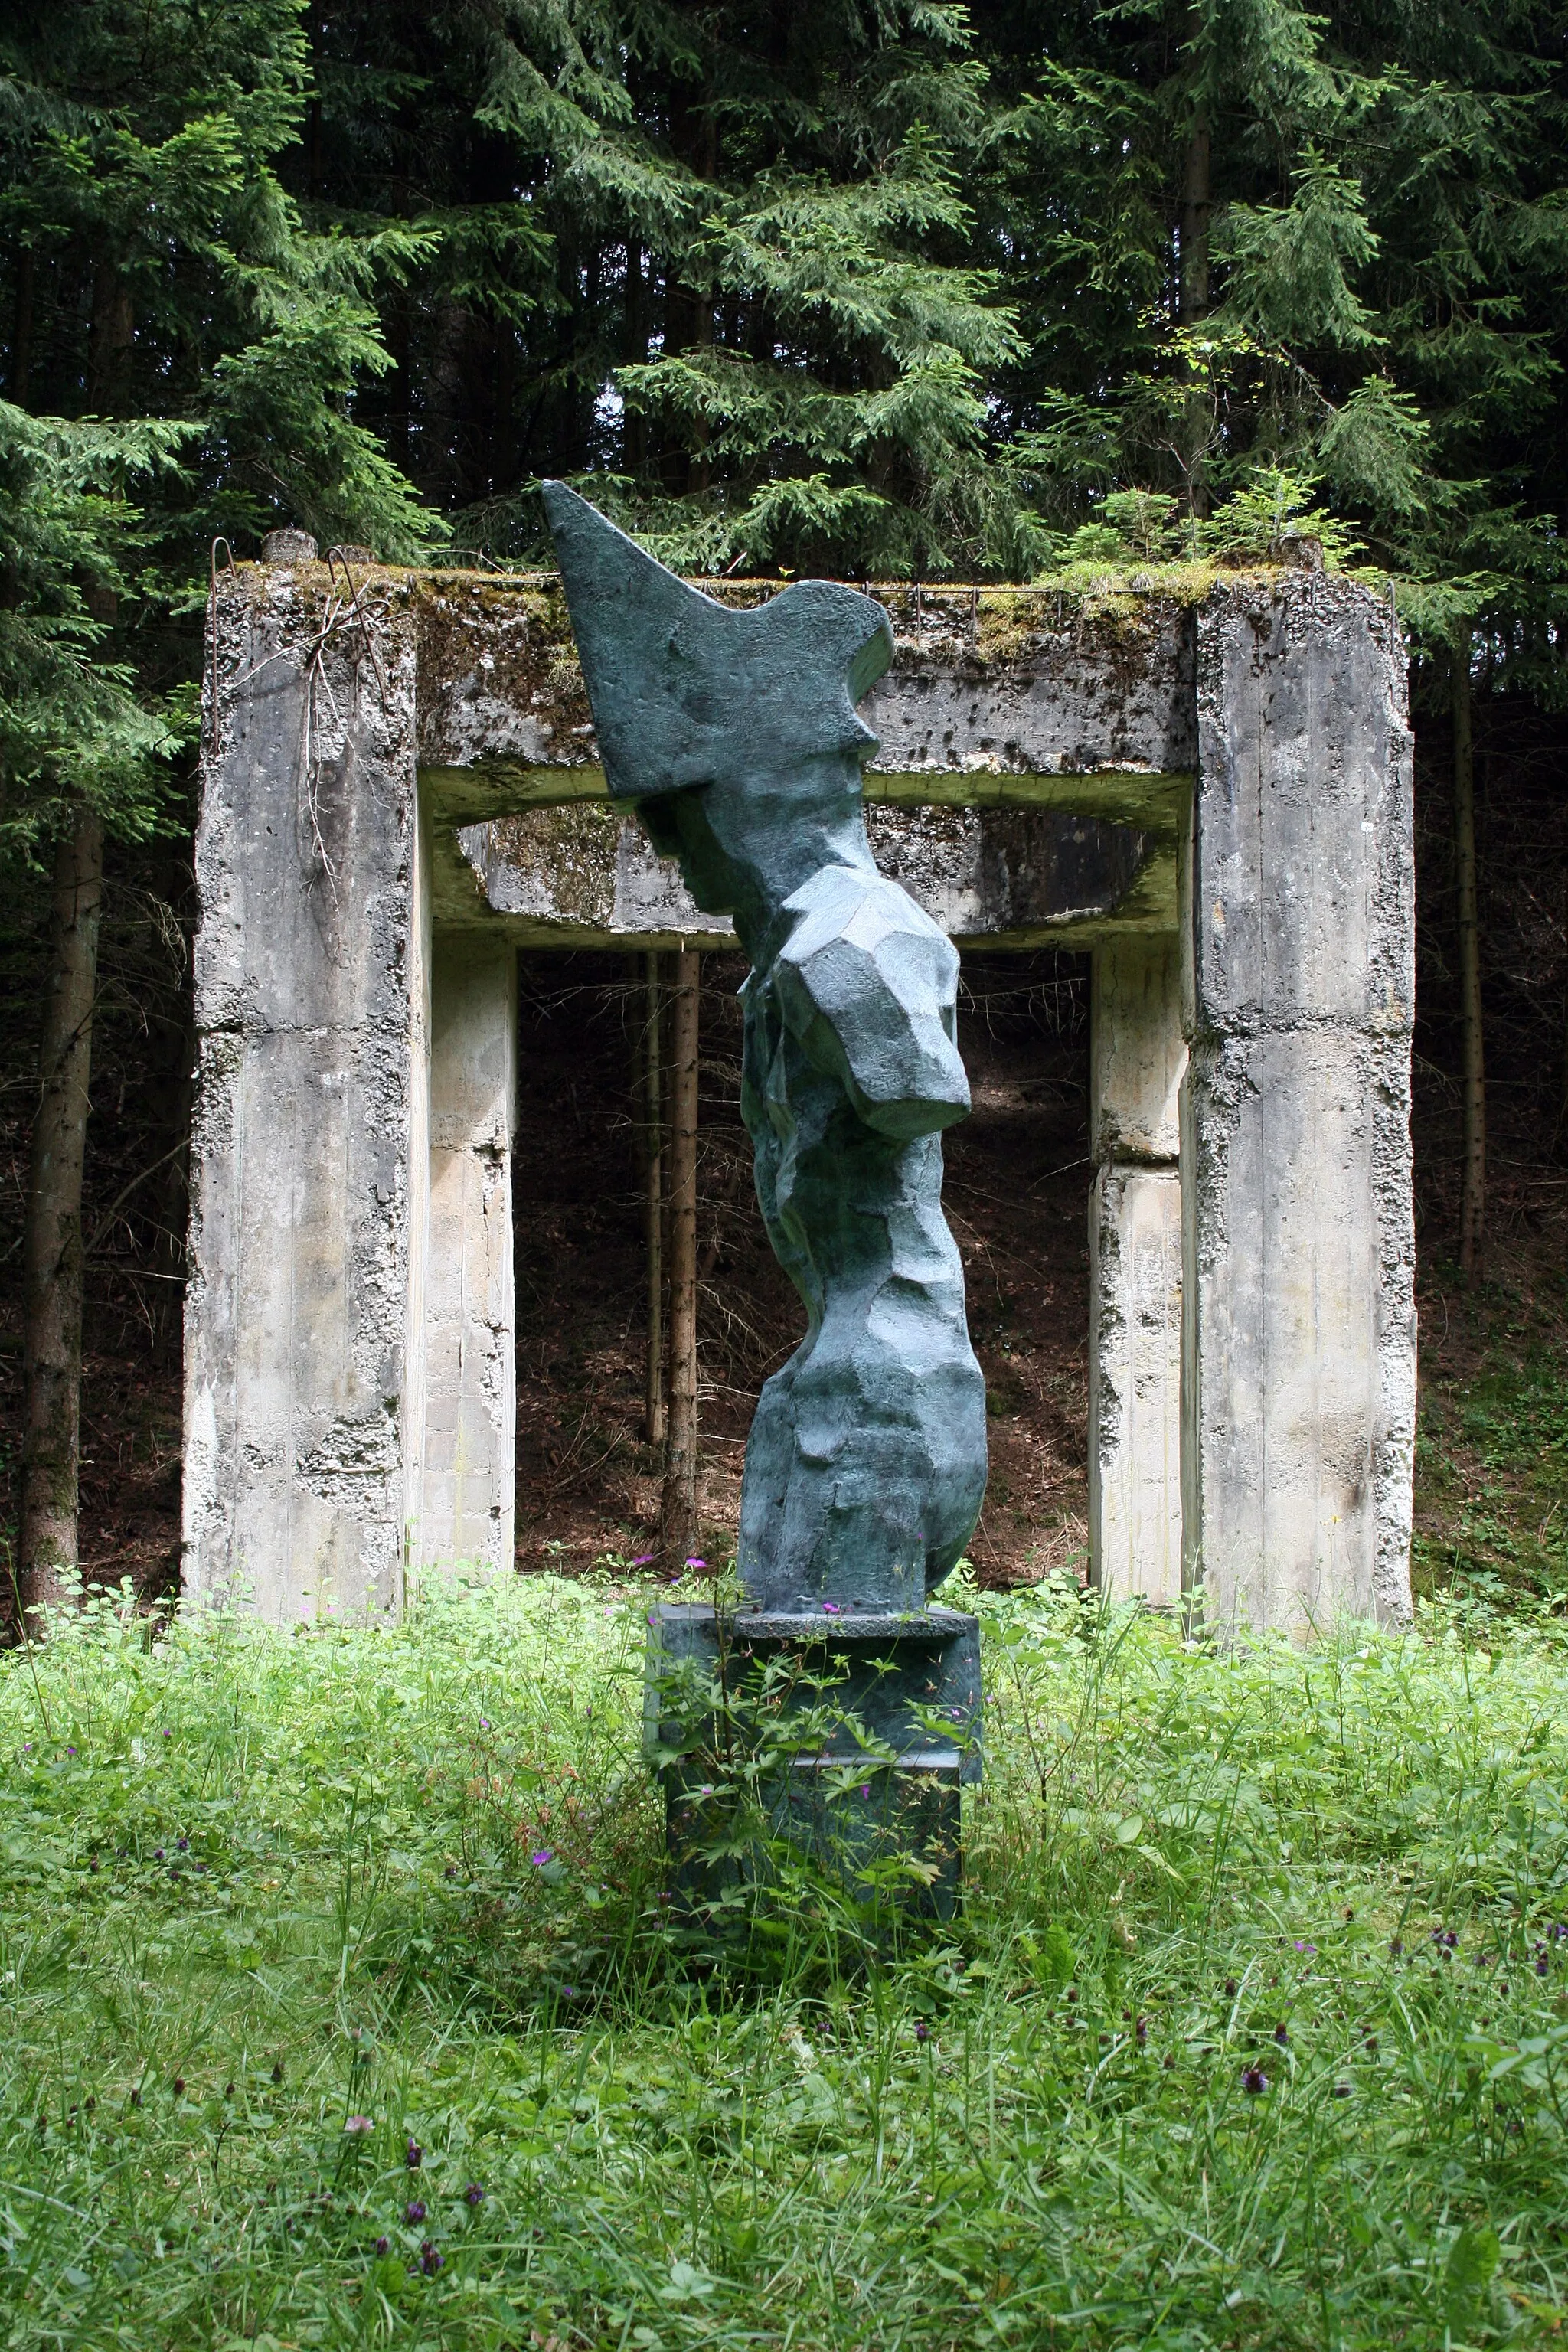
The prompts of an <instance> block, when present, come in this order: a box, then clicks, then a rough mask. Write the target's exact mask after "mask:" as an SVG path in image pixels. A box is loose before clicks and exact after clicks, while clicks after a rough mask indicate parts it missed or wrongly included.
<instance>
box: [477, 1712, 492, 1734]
mask: <svg viewBox="0 0 1568 2352" xmlns="http://www.w3.org/2000/svg"><path fill="white" fill-rule="evenodd" d="M489 1727H490V1719H489V1716H488V1715H481V1716H480V1717H479V1729H480V1730H481V1731H488V1730H489Z"/></svg>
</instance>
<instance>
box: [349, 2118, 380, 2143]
mask: <svg viewBox="0 0 1568 2352" xmlns="http://www.w3.org/2000/svg"><path fill="white" fill-rule="evenodd" d="M374 2128H375V2126H374V2124H373V2123H372V2122H371V2119H370V2117H369V2116H350V2117H349V2119H348V2121H347V2123H346V2124H345V2125H344V2126H343V2129H344V2131H346V2132H347V2133H348V2134H349V2135H350V2136H351V2137H353V2138H356V2139H363V2137H364V2135H365V2134H366V2132H368V2131H374Z"/></svg>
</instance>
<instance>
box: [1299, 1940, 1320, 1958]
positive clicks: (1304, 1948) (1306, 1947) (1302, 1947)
mask: <svg viewBox="0 0 1568 2352" xmlns="http://www.w3.org/2000/svg"><path fill="white" fill-rule="evenodd" d="M1296 1949H1297V1950H1298V1951H1299V1952H1306V1953H1308V1954H1309V1955H1310V1954H1311V1953H1313V1952H1315V1951H1316V1950H1317V1946H1316V1944H1303V1943H1301V1942H1300V1941H1298V1943H1297V1946H1296Z"/></svg>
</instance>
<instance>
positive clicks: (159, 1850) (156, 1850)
mask: <svg viewBox="0 0 1568 2352" xmlns="http://www.w3.org/2000/svg"><path fill="white" fill-rule="evenodd" d="M153 1861H154V1862H162V1861H163V1847H162V1846H161V1845H155V1846H154V1847H153Z"/></svg>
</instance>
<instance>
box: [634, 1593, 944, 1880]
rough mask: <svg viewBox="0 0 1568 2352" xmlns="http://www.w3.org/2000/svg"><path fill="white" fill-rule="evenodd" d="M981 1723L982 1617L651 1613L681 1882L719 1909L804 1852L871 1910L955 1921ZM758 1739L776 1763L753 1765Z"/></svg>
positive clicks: (664, 1764)
mask: <svg viewBox="0 0 1568 2352" xmlns="http://www.w3.org/2000/svg"><path fill="white" fill-rule="evenodd" d="M781 1661H782V1662H787V1666H788V1669H789V1671H788V1672H786V1674H785V1675H784V1676H782V1677H781V1675H779V1672H778V1668H779V1664H780V1663H781ZM797 1666H798V1673H799V1679H798V1681H797V1680H795V1679H794V1670H795V1668H796V1667H797ZM980 1721H981V1697H980V1625H979V1620H978V1619H977V1618H975V1617H973V1616H969V1615H966V1614H965V1613H964V1612H962V1611H959V1610H954V1609H941V1608H929V1607H928V1608H926V1609H922V1610H920V1611H915V1612H910V1613H908V1614H903V1615H900V1614H899V1613H897V1612H891V1611H887V1612H884V1611H875V1612H873V1611H858V1610H851V1609H842V1610H838V1611H836V1612H827V1611H814V1612H795V1611H787V1612H786V1611H767V1610H740V1611H737V1612H734V1613H733V1614H725V1615H724V1616H720V1615H719V1614H718V1613H717V1612H715V1611H714V1610H712V1609H711V1608H705V1607H701V1606H693V1605H691V1604H689V1603H683V1602H675V1601H669V1602H665V1603H663V1604H662V1605H660V1606H659V1607H658V1608H655V1609H653V1610H651V1611H650V1612H649V1613H648V1647H647V1678H646V1683H645V1716H644V1727H645V1736H646V1744H647V1753H648V1755H649V1756H650V1758H651V1759H653V1760H654V1761H655V1762H656V1763H657V1765H658V1771H659V1778H660V1780H661V1782H662V1785H663V1789H664V1798H665V1835H666V1845H667V1852H668V1859H669V1892H670V1893H671V1895H674V1896H675V1897H676V1898H677V1899H678V1901H679V1902H680V1903H681V1905H682V1906H683V1908H684V1909H685V1910H687V1911H688V1912H689V1913H698V1914H704V1915H706V1916H708V1917H709V1918H710V1919H716V1918H719V1917H721V1916H722V1914H723V1913H724V1912H725V1910H726V1909H727V1908H734V1909H737V1910H739V1909H742V1908H743V1907H744V1906H745V1904H746V1902H747V1901H748V1899H749V1897H750V1895H751V1894H752V1892H753V1891H754V1890H755V1889H756V1888H758V1887H759V1886H760V1885H763V1883H764V1882H765V1880H766V1879H767V1877H768V1876H769V1874H770V1872H771V1871H772V1872H776V1871H777V1869H778V1868H779V1866H780V1864H781V1863H783V1862H785V1861H787V1859H788V1857H789V1854H790V1853H795V1854H796V1855H799V1856H800V1857H802V1858H804V1859H807V1860H809V1861H810V1862H811V1863H812V1864H814V1865H816V1867H817V1868H819V1869H822V1870H825V1871H826V1872H827V1873H828V1874H831V1875H832V1876H833V1877H834V1878H835V1879H837V1881H838V1882H839V1883H840V1884H842V1885H843V1886H844V1887H845V1891H846V1893H847V1894H848V1895H850V1896H851V1897H852V1898H853V1899H854V1900H855V1901H856V1902H857V1903H858V1904H863V1905H864V1906H865V1907H866V1908H867V1909H868V1910H869V1911H871V1912H879V1911H880V1912H886V1911H889V1910H893V1911H896V1912H898V1913H899V1914H900V1916H905V1917H909V1916H918V1915H924V1916H934V1917H937V1918H943V1919H945V1918H950V1917H951V1916H952V1913H953V1910H954V1909H955V1907H956V1906H957V1902H958V1896H959V1887H960V1881H961V1876H962V1862H963V1855H962V1800H961V1790H962V1788H963V1785H964V1784H966V1783H970V1784H973V1783H974V1782H976V1781H978V1780H979V1779H980V1777H981V1769H982V1767H981V1749H980ZM792 1722H798V1723H799V1726H800V1731H801V1738H800V1743H799V1745H798V1746H795V1745H792V1740H791V1732H790V1727H791V1724H792ZM868 1742H869V1746H868V1744H867V1743H868ZM758 1747H763V1748H768V1749H770V1750H771V1751H772V1754H773V1762H772V1763H771V1765H770V1766H769V1767H768V1769H766V1770H765V1771H764V1772H763V1773H762V1774H748V1773H747V1772H746V1770H745V1767H744V1760H745V1759H746V1758H747V1756H748V1755H751V1756H754V1754H755V1752H756V1750H757V1748H758ZM889 1751H890V1756H889ZM737 1759H740V1761H741V1769H740V1770H739V1772H737V1770H736V1761H737ZM742 1815H744V1816H745V1818H746V1819H747V1820H748V1821H749V1822H750V1825H751V1828H752V1831H753V1832H754V1836H753V1837H752V1840H751V1842H750V1844H749V1845H748V1843H747V1840H746V1839H745V1838H744V1837H742V1835H740V1834H738V1830H739V1825H740V1822H741V1820H742Z"/></svg>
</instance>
